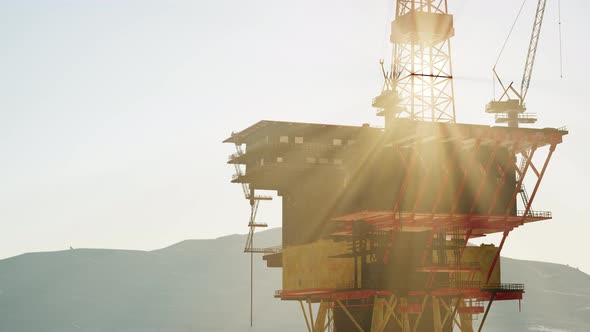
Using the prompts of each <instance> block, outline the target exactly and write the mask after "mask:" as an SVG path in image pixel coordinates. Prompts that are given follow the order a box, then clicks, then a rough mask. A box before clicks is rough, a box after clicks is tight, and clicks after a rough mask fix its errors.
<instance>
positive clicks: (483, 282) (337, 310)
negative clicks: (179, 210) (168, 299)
mask: <svg viewBox="0 0 590 332" xmlns="http://www.w3.org/2000/svg"><path fill="white" fill-rule="evenodd" d="M545 4H546V0H539V1H538V5H537V11H536V15H535V22H534V25H533V33H532V37H531V41H530V46H529V52H528V54H527V61H526V65H525V71H524V75H523V81H522V84H521V88H520V90H517V89H516V88H514V86H513V84H512V83H511V84H509V85H504V84H503V82H502V81H501V80H500V78H499V76H498V75H497V74H496V78H497V80H498V82H499V83H500V84H501V86H502V88H503V91H502V94H501V96H500V98H498V99H495V100H493V101H491V102H490V103H489V104H488V105H487V106H486V111H487V112H488V113H492V114H495V115H496V123H507V124H508V126H506V127H504V126H486V125H474V124H459V123H457V122H456V120H455V103H454V91H453V89H454V88H453V74H452V66H451V45H450V39H451V38H452V37H453V36H454V27H453V16H452V15H451V14H449V12H448V9H447V8H448V7H447V1H446V0H436V1H433V0H413V1H409V0H397V3H396V13H395V19H394V20H393V22H392V25H391V36H390V39H391V43H392V44H393V56H392V64H391V67H390V69H389V70H386V69H385V68H384V65H383V62H382V63H381V65H382V69H383V76H384V85H383V89H382V91H381V94H380V95H379V96H377V97H376V98H375V99H374V100H373V101H372V106H373V107H375V108H376V109H377V115H378V116H381V117H383V118H384V122H385V126H384V128H376V127H371V126H369V125H362V126H344V125H333V124H314V123H296V122H281V121H260V122H258V123H256V124H254V125H252V126H250V127H249V128H247V129H245V130H243V131H241V132H237V133H232V135H231V137H229V138H228V139H226V140H225V141H224V142H227V143H233V144H235V146H236V149H237V151H236V153H235V154H233V155H231V156H230V158H229V163H230V164H234V165H235V167H236V174H235V176H234V177H233V180H232V182H234V183H240V184H242V186H243V189H244V195H245V197H246V199H247V200H248V201H249V202H250V205H251V214H250V221H249V224H248V226H249V227H250V233H249V236H248V242H247V244H246V248H245V251H246V252H248V253H250V254H251V255H253V254H254V253H262V254H264V256H263V258H264V260H265V261H266V262H267V265H268V266H269V267H275V268H282V269H283V274H282V275H283V280H282V290H280V291H277V292H276V294H275V297H277V298H279V299H281V300H284V301H299V303H300V305H301V309H302V311H303V317H304V320H305V323H306V326H307V329H308V331H310V332H318V331H337V332H348V331H361V332H362V331H365V332H381V331H404V332H408V331H437V332H442V331H453V330H454V329H455V330H456V329H459V330H461V331H473V330H474V329H478V330H479V331H482V329H483V326H484V323H485V321H486V317H487V315H488V312H489V310H490V308H491V306H492V303H493V302H495V301H511V300H517V301H520V300H521V299H522V298H523V294H524V292H525V288H524V285H522V284H515V283H506V282H504V281H503V280H502V274H501V266H500V259H499V257H500V252H501V251H502V248H503V246H504V244H505V241H506V239H507V237H508V235H509V234H510V232H511V231H512V230H514V229H515V228H517V227H521V226H524V225H526V224H528V223H531V222H536V221H542V220H548V219H551V217H552V215H551V213H550V212H544V211H543V212H542V211H537V210H533V209H532V204H533V202H534V200H535V197H536V196H537V194H538V191H539V187H540V183H541V180H542V179H543V177H544V175H545V172H546V170H547V166H548V164H549V162H550V160H551V157H552V156H553V153H554V151H555V148H556V147H557V145H558V144H560V143H561V142H562V138H563V136H564V135H566V134H567V131H566V130H565V129H564V128H560V129H554V128H543V129H532V128H521V127H519V124H522V123H534V122H535V121H536V117H535V116H533V115H530V114H527V113H526V107H525V103H524V98H525V96H526V93H527V91H528V87H529V84H530V80H531V74H532V70H533V65H534V59H535V56H536V52H537V46H538V42H539V35H540V31H541V26H542V22H543V16H544V12H545ZM494 73H495V70H494ZM244 146H245V149H244ZM240 165H245V171H243V170H242V168H241V166H240ZM525 178H527V181H528V182H527V183H532V190H531V191H530V194H529V193H528V192H527V190H526V189H525V187H524V181H525ZM266 190H273V191H276V192H277V195H278V196H280V197H282V226H283V228H282V245H281V246H278V247H274V248H255V247H254V244H253V239H254V232H255V230H256V229H257V228H259V227H265V226H266V224H262V223H258V222H257V221H256V213H257V210H258V205H259V203H260V201H263V200H270V199H272V198H271V197H268V196H263V195H260V194H258V192H259V191H266ZM494 233H498V234H501V235H502V237H501V241H500V242H499V243H498V244H497V245H494V244H489V245H480V246H471V245H468V242H469V240H470V239H474V238H481V237H484V236H486V235H489V234H494ZM314 309H315V310H314ZM480 314H483V317H482V318H481V319H478V320H477V321H476V320H475V317H477V316H478V315H480ZM474 322H477V324H474ZM474 325H478V326H474Z"/></svg>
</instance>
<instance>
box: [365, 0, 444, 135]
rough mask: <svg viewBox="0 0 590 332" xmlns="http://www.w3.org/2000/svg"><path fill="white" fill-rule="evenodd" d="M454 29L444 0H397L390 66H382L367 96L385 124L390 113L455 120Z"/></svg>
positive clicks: (389, 117) (423, 119) (396, 116)
mask: <svg viewBox="0 0 590 332" xmlns="http://www.w3.org/2000/svg"><path fill="white" fill-rule="evenodd" d="M454 34H455V30H454V28H453V16H452V15H449V13H448V5H447V0H414V1H408V0H397V3H396V10H395V20H394V21H393V22H392V24H391V35H390V41H391V43H393V54H392V60H391V67H390V70H389V71H386V70H385V69H384V70H383V74H384V78H385V82H384V84H383V90H382V92H381V94H380V95H379V96H377V97H376V98H375V99H374V100H373V107H375V108H377V109H378V112H377V114H378V115H380V116H383V117H384V118H385V124H386V126H388V125H390V124H391V121H392V120H393V119H395V118H410V119H412V120H419V121H432V122H452V123H454V122H455V101H454V88H453V68H452V65H451V41H450V39H451V37H453V36H454ZM382 66H383V63H382Z"/></svg>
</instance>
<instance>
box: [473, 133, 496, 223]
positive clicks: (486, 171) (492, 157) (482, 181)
mask: <svg viewBox="0 0 590 332" xmlns="http://www.w3.org/2000/svg"><path fill="white" fill-rule="evenodd" d="M499 147H500V141H496V144H494V149H493V150H492V154H491V156H490V159H489V160H488V163H487V164H486V166H485V168H484V174H483V177H482V178H481V181H480V182H479V186H478V188H477V192H476V194H475V197H474V198H473V204H471V209H470V210H469V214H473V211H474V210H475V208H476V207H477V203H478V202H479V197H480V196H481V192H482V191H483V188H484V186H485V184H486V180H487V179H488V174H489V172H490V169H491V167H492V164H493V163H494V161H495V158H496V153H497V152H498V148H499Z"/></svg>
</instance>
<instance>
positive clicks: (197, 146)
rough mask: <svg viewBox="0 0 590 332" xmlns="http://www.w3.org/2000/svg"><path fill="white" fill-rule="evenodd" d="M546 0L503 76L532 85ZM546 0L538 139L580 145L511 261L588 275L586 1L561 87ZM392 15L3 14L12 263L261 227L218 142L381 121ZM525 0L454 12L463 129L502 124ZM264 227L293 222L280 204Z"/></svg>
mask: <svg viewBox="0 0 590 332" xmlns="http://www.w3.org/2000/svg"><path fill="white" fill-rule="evenodd" d="M535 2H536V1H533V0H529V1H528V5H527V7H526V10H525V12H524V13H523V17H522V19H521V21H520V23H519V24H518V25H517V27H516V31H515V34H514V37H513V39H512V41H511V43H510V44H509V45H508V49H507V51H506V53H505V56H504V58H503V60H502V61H501V63H500V67H499V68H500V71H501V73H502V74H503V76H504V77H505V79H506V80H509V79H514V80H517V81H518V80H519V79H520V76H521V73H522V67H523V62H524V57H525V51H526V46H527V44H528V38H529V35H530V26H531V23H532V15H533V10H534V5H535V4H534V3H535ZM548 2H549V8H548V11H547V14H546V22H545V25H544V26H543V35H542V38H541V46H540V51H539V56H538V60H537V63H536V68H535V73H534V77H533V83H532V87H531V90H530V93H529V95H528V97H527V98H528V102H527V104H528V107H529V110H530V111H531V112H534V113H537V114H538V116H539V119H540V121H539V123H538V124H537V125H536V126H537V127H560V126H564V125H567V126H568V128H569V130H570V135H568V136H567V137H566V138H565V143H564V144H563V145H561V146H559V147H558V150H557V153H556V154H555V158H554V161H553V163H552V164H551V165H550V168H549V170H548V174H547V176H546V178H545V181H544V183H543V185H542V187H541V189H542V191H541V192H540V194H539V196H538V197H537V200H536V201H535V204H534V209H537V210H552V211H553V213H554V220H552V221H549V222H542V223H538V224H534V225H530V226H527V227H524V228H521V229H519V230H517V231H515V232H513V234H512V235H511V237H510V238H509V239H508V242H507V244H506V246H505V249H504V252H503V253H504V254H505V255H508V256H511V257H516V258H526V259H534V260H544V261H552V262H560V263H564V264H570V265H572V266H576V267H580V268H581V269H583V270H584V271H586V272H590V258H588V254H587V253H588V251H589V250H590V247H589V245H588V243H589V240H588V234H590V221H588V220H587V219H588V218H587V216H588V215H589V214H590V207H589V206H590V204H589V203H588V201H589V200H590V199H589V198H588V194H587V192H586V187H588V186H589V185H590V181H589V180H590V177H589V175H588V173H589V172H590V157H589V156H588V153H587V151H588V146H587V145H588V144H589V143H590V125H589V123H588V120H587V116H586V109H587V107H588V106H587V105H588V102H587V98H586V96H588V92H587V90H588V83H589V80H588V77H589V75H590V70H589V69H588V65H587V58H588V51H590V49H589V48H588V46H587V33H588V31H590V24H589V23H588V18H587V15H586V13H588V12H589V11H590V3H589V2H588V1H583V0H571V1H562V6H563V8H562V15H563V21H564V26H563V37H564V39H563V45H564V59H565V60H564V68H565V79H563V80H560V79H559V57H558V55H559V47H558V45H559V40H558V33H557V31H558V30H557V10H556V8H557V7H556V5H557V1H556V0H549V1H548ZM393 3H394V1H393V0H387V1H386V0H374V1H366V0H363V1H342V0H338V1H337V0H324V1H318V0H313V1H312V0H299V1H280V0H264V1H262V0H251V1H236V0H211V1H198V0H192V1H172V0H166V1H163V0H162V1H145V0H142V1H121V0H117V1H105V0H100V1H98V0H97V1H82V0H71V1H58V0H51V1H50V0H47V1H24V0H23V1H0V41H1V42H2V51H1V52H0V222H1V223H2V226H3V227H2V230H1V232H0V234H1V235H0V257H8V256H12V255H17V254H20V253H24V252H31V251H46V250H61V249H65V248H68V247H69V246H73V247H106V248H130V249H155V248H159V247H163V246H166V245H170V244H172V243H175V242H178V241H181V240H183V239H188V238H212V237H218V236H222V235H226V234H230V233H245V232H247V227H246V225H247V217H248V204H247V202H246V201H245V200H244V199H243V197H242V194H241V189H240V187H239V186H238V185H233V184H231V183H230V182H229V181H230V179H231V175H232V167H230V165H226V163H225V162H226V158H227V155H228V154H230V153H232V149H233V147H232V146H231V145H224V144H221V141H222V140H223V139H224V138H226V137H227V136H228V135H229V134H230V133H231V131H232V130H240V129H243V128H245V127H247V126H248V125H250V124H252V123H254V122H256V121H258V120H261V119H273V120H287V121H306V122H329V123H343V124H353V125H360V124H362V123H364V122H370V123H374V124H380V119H378V118H377V117H375V116H374V110H372V109H371V108H370V100H371V98H372V97H374V96H375V95H377V94H378V93H379V89H380V88H381V83H382V82H381V77H380V72H379V67H378V59H379V58H382V57H386V58H388V57H389V54H388V53H389V46H388V43H387V35H388V25H389V20H390V18H391V16H392V10H393ZM519 5H520V2H519V1H514V0H497V1H493V2H490V1H475V0H450V8H451V10H452V11H453V13H454V14H455V27H456V37H455V38H454V39H453V57H454V58H453V61H454V70H455V76H456V77H458V78H461V79H457V80H456V83H455V84H456V103H457V117H458V120H459V121H460V122H468V123H481V124H491V123H492V118H491V117H490V116H488V115H486V114H485V113H484V112H483V107H484V104H485V103H486V102H488V101H489V99H490V97H491V84H490V82H489V79H488V78H489V77H490V69H491V66H492V65H493V63H494V61H495V58H496V56H497V54H498V51H499V49H500V47H501V45H502V43H503V41H504V38H505V35H506V33H507V32H508V30H509V27H510V24H511V23H512V20H513V18H514V16H515V14H516V12H517V10H518V7H519ZM261 220H262V221H265V222H268V223H269V224H270V225H271V226H280V201H278V200H277V201H274V202H272V203H266V202H265V203H263V204H262V205H261ZM490 240H491V239H490ZM490 240H488V239H486V241H490Z"/></svg>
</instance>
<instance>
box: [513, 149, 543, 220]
mask: <svg viewBox="0 0 590 332" xmlns="http://www.w3.org/2000/svg"><path fill="white" fill-rule="evenodd" d="M536 151H537V143H535V144H533V147H532V148H531V153H530V155H529V157H530V158H528V159H527V162H526V164H525V166H524V169H523V170H522V175H521V176H520V179H519V180H518V184H517V185H516V188H514V192H513V193H512V198H511V199H510V202H509V204H508V207H507V208H506V216H508V215H509V214H510V210H512V207H513V206H514V204H515V203H516V196H517V195H518V192H519V191H520V188H521V187H522V183H523V181H524V178H525V175H526V173H527V171H528V169H529V167H530V165H531V163H532V159H533V156H534V155H535V152H536ZM515 166H516V165H515ZM516 168H518V167H516Z"/></svg>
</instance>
